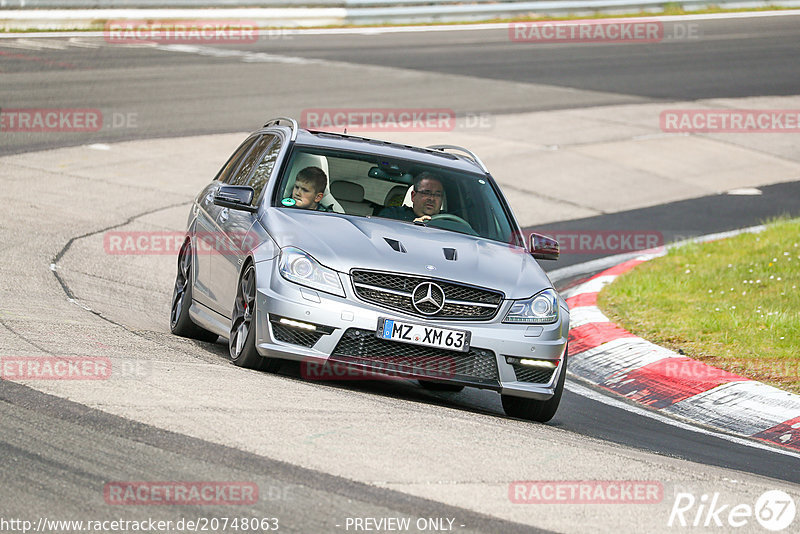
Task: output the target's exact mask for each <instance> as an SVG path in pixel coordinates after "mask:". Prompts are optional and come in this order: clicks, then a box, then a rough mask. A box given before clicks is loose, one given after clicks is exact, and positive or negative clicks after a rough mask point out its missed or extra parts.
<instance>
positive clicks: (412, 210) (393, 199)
mask: <svg viewBox="0 0 800 534" xmlns="http://www.w3.org/2000/svg"><path fill="white" fill-rule="evenodd" d="M320 171H321V172H320ZM274 205H275V206H278V207H281V208H285V209H297V208H303V209H312V210H316V211H319V212H327V213H343V214H347V215H352V216H357V217H381V218H387V219H395V220H397V221H400V222H405V223H407V224H414V221H415V220H416V223H417V224H425V225H426V226H429V227H436V228H442V229H445V230H449V231H453V232H458V233H462V234H468V235H474V236H480V237H483V238H486V239H491V240H493V241H501V242H504V243H513V244H518V243H517V242H516V239H515V237H514V236H515V232H513V228H514V224H513V223H512V222H511V221H510V220H509V212H508V210H507V209H506V208H505V202H504V201H503V200H502V199H501V198H500V197H499V196H498V194H497V193H496V191H495V189H494V188H493V187H492V183H491V181H490V179H489V178H488V177H487V176H485V175H482V174H477V173H467V172H462V171H454V170H452V169H447V168H444V167H437V166H433V165H426V164H421V163H419V162H416V161H410V160H400V159H389V158H385V157H382V156H379V155H374V154H363V153H357V152H348V151H339V150H323V149H315V148H309V147H297V148H296V149H295V150H294V152H293V154H292V156H291V158H290V160H289V163H288V165H287V166H286V169H285V171H284V174H283V176H282V178H281V182H280V184H279V185H278V188H277V192H276V197H275V198H274Z"/></svg>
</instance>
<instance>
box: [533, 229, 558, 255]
mask: <svg viewBox="0 0 800 534" xmlns="http://www.w3.org/2000/svg"><path fill="white" fill-rule="evenodd" d="M529 248H530V251H531V254H532V255H533V257H534V258H536V259H537V260H557V259H558V254H559V247H558V241H556V240H555V239H553V238H551V237H547V236H544V235H541V234H536V233H532V234H531V236H530V244H529Z"/></svg>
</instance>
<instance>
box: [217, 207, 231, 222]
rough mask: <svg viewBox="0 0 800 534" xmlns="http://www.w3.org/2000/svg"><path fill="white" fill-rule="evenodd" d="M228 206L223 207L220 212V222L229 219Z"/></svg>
mask: <svg viewBox="0 0 800 534" xmlns="http://www.w3.org/2000/svg"><path fill="white" fill-rule="evenodd" d="M228 217H229V214H228V208H222V211H220V212H219V222H221V223H224V222H227V221H228Z"/></svg>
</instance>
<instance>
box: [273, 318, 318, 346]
mask: <svg viewBox="0 0 800 534" xmlns="http://www.w3.org/2000/svg"><path fill="white" fill-rule="evenodd" d="M271 324H272V332H273V333H274V334H275V339H277V340H278V341H282V342H284V343H292V344H294V345H302V346H304V347H309V348H310V347H313V346H314V344H315V343H316V342H317V341H319V338H321V337H322V336H323V335H324V334H323V333H321V332H310V331H308V330H303V329H302V328H292V327H291V326H286V325H283V324H281V323H278V322H272V323H271Z"/></svg>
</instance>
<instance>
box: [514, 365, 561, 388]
mask: <svg viewBox="0 0 800 534" xmlns="http://www.w3.org/2000/svg"><path fill="white" fill-rule="evenodd" d="M512 367H513V368H514V373H515V374H516V375H517V381H519V382H533V383H534V384H547V383H548V382H550V379H551V378H553V373H554V372H555V369H548V368H546V367H531V366H529V365H512Z"/></svg>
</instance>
